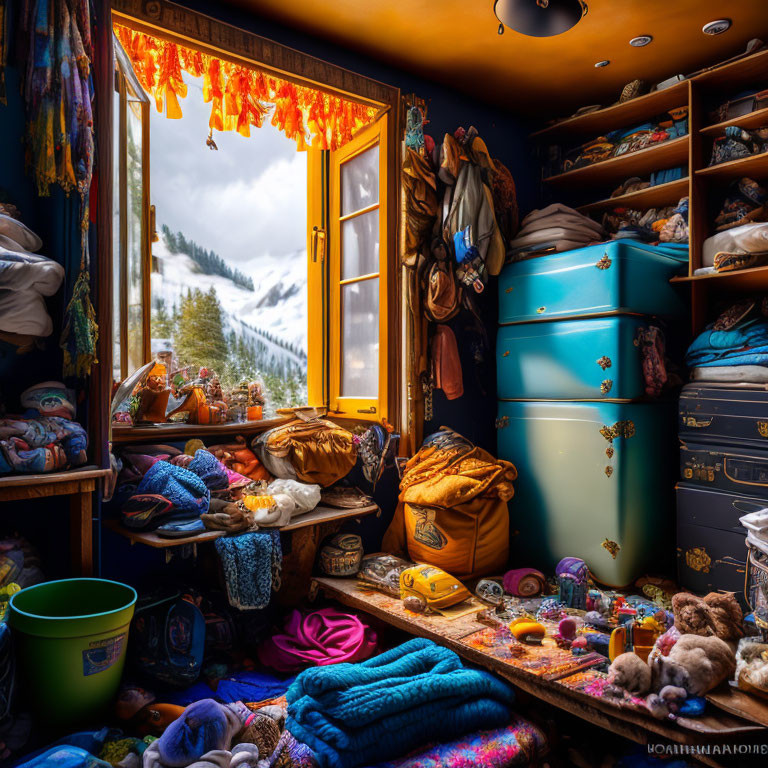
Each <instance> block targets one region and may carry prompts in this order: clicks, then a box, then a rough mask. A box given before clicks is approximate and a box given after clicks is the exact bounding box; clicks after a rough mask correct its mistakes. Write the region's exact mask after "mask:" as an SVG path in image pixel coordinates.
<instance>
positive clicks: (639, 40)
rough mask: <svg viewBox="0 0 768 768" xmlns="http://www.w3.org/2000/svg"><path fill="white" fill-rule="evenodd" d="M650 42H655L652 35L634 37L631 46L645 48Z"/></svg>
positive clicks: (630, 42)
mask: <svg viewBox="0 0 768 768" xmlns="http://www.w3.org/2000/svg"><path fill="white" fill-rule="evenodd" d="M650 42H653V36H652V35H638V36H637V37H633V38H632V39H631V40H630V41H629V44H630V45H631V46H632V47H633V48H644V47H645V46H646V45H648V43H650Z"/></svg>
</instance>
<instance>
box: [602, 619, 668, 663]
mask: <svg viewBox="0 0 768 768" xmlns="http://www.w3.org/2000/svg"><path fill="white" fill-rule="evenodd" d="M665 631H666V627H664V626H663V625H662V624H661V623H660V622H658V621H657V620H656V619H654V618H653V616H646V617H645V618H644V619H641V620H639V621H634V622H631V623H629V624H622V625H621V626H620V627H616V629H614V630H613V632H611V640H610V642H609V644H608V658H609V659H610V660H611V661H613V660H614V659H615V658H616V657H617V656H620V655H621V654H622V653H626V652H627V651H632V652H633V653H634V654H635V655H636V656H639V657H640V658H641V659H642V660H643V661H648V654H650V652H651V650H652V649H653V645H654V643H655V642H656V640H657V638H658V637H659V636H660V635H663V634H664V632H665Z"/></svg>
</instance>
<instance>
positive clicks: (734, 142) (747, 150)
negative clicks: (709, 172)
mask: <svg viewBox="0 0 768 768" xmlns="http://www.w3.org/2000/svg"><path fill="white" fill-rule="evenodd" d="M766 150H768V128H758V129H756V130H753V131H746V130H744V129H743V128H739V126H737V125H729V126H728V127H727V128H726V129H725V136H722V137H721V138H719V139H715V141H714V143H713V145H712V156H711V158H710V160H709V164H710V165H719V164H720V163H727V162H730V161H731V160H740V159H741V158H744V157H750V156H751V155H759V154H762V153H763V152H765V151H766Z"/></svg>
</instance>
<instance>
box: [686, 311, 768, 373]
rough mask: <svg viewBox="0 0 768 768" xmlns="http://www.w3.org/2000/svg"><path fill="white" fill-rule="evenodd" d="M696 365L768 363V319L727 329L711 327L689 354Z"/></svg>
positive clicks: (695, 340) (696, 342)
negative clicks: (720, 329)
mask: <svg viewBox="0 0 768 768" xmlns="http://www.w3.org/2000/svg"><path fill="white" fill-rule="evenodd" d="M685 362H686V364H687V365H688V366H689V367H691V368H693V367H703V366H711V365H768V321H765V320H746V321H744V322H742V323H739V324H738V325H737V326H735V327H733V328H731V329H730V330H727V331H716V330H714V328H713V326H712V325H710V326H708V327H707V328H706V329H705V330H704V331H703V332H702V333H700V334H699V335H698V336H697V337H696V338H695V339H694V341H693V343H692V344H691V346H690V347H688V352H687V353H686V355H685Z"/></svg>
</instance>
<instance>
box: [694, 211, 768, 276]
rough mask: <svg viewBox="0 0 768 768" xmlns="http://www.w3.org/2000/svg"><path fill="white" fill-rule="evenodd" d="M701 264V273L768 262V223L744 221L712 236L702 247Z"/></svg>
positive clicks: (756, 265)
mask: <svg viewBox="0 0 768 768" xmlns="http://www.w3.org/2000/svg"><path fill="white" fill-rule="evenodd" d="M701 264H702V268H701V269H700V270H697V274H706V273H707V272H710V271H712V270H714V271H715V272H734V271H736V270H739V269H747V268H748V267H759V266H762V265H764V264H768V223H766V222H761V223H758V222H754V223H751V224H742V225H741V226H740V227H731V228H729V229H726V230H725V231H723V232H718V233H717V234H716V235H712V237H708V238H707V239H706V240H705V241H704V244H703V246H702V254H701Z"/></svg>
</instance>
